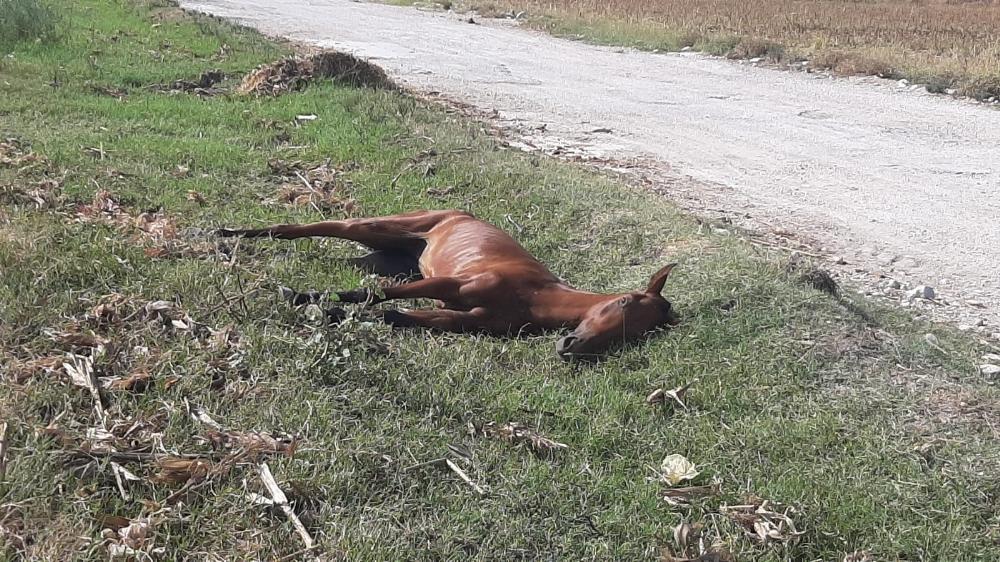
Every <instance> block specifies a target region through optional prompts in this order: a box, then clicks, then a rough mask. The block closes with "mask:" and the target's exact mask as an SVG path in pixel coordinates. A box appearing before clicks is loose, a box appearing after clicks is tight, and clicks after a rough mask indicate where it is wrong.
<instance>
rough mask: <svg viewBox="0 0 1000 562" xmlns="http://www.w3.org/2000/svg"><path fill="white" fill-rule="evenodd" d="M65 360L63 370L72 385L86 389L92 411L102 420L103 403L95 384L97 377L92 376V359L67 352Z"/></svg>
mask: <svg viewBox="0 0 1000 562" xmlns="http://www.w3.org/2000/svg"><path fill="white" fill-rule="evenodd" d="M66 359H67V360H66V361H64V362H63V371H64V372H65V373H66V374H67V375H68V376H69V378H70V380H71V381H72V382H73V384H74V385H76V386H79V387H82V388H85V389H87V391H88V392H89V393H90V396H91V399H92V400H93V403H94V411H95V412H96V413H97V418H98V419H99V420H104V417H105V416H104V403H103V402H102V400H101V392H100V390H99V389H98V386H97V377H96V376H94V360H93V358H91V357H88V356H85V355H75V354H72V353H70V354H67V355H66Z"/></svg>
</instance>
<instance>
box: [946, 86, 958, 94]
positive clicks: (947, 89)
mask: <svg viewBox="0 0 1000 562" xmlns="http://www.w3.org/2000/svg"><path fill="white" fill-rule="evenodd" d="M944 93H946V94H948V95H949V96H953V95H955V94H957V93H958V90H956V89H955V88H946V89H945V91H944Z"/></svg>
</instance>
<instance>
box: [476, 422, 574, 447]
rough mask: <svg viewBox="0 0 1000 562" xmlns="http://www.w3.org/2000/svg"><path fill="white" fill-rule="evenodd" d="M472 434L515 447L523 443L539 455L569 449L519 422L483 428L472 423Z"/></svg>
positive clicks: (489, 424)
mask: <svg viewBox="0 0 1000 562" xmlns="http://www.w3.org/2000/svg"><path fill="white" fill-rule="evenodd" d="M470 433H472V434H473V435H481V436H483V437H488V438H491V439H500V440H502V441H507V442H508V443H514V444H515V445H517V444H522V443H523V444H525V445H527V446H528V448H530V449H531V450H532V451H533V452H535V453H536V454H539V455H548V454H552V453H553V452H554V451H557V450H560V449H566V448H568V447H569V446H568V445H566V444H564V443H559V442H558V441H553V440H552V439H549V438H548V437H545V436H544V435H542V434H541V433H538V432H537V431H535V430H534V429H531V428H530V427H528V426H527V425H525V424H523V423H518V422H508V423H505V424H498V423H496V422H489V423H487V424H485V425H482V426H477V425H475V424H471V423H470Z"/></svg>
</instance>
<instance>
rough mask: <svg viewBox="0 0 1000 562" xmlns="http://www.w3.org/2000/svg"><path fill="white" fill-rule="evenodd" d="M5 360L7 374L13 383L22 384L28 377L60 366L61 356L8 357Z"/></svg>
mask: <svg viewBox="0 0 1000 562" xmlns="http://www.w3.org/2000/svg"><path fill="white" fill-rule="evenodd" d="M5 361H6V362H7V371H6V373H7V376H8V377H9V378H10V379H11V380H12V382H14V384H24V383H25V382H27V381H28V380H29V379H31V378H33V377H35V376H37V375H39V374H41V373H45V372H51V371H55V370H56V369H58V368H60V367H61V366H62V361H63V359H62V357H59V356H56V355H52V356H49V357H37V358H35V359H29V360H27V361H21V360H18V359H14V358H10V359H5Z"/></svg>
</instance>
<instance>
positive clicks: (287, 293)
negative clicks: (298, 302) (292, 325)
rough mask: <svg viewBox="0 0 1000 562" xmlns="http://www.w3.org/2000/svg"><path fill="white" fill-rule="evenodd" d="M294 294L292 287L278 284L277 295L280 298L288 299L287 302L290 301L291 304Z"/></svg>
mask: <svg viewBox="0 0 1000 562" xmlns="http://www.w3.org/2000/svg"><path fill="white" fill-rule="evenodd" d="M296 294H297V293H296V292H295V289H292V288H289V287H285V286H282V285H279V286H278V296H280V297H281V299H282V300H285V301H288V302H290V303H292V304H295V295H296Z"/></svg>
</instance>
